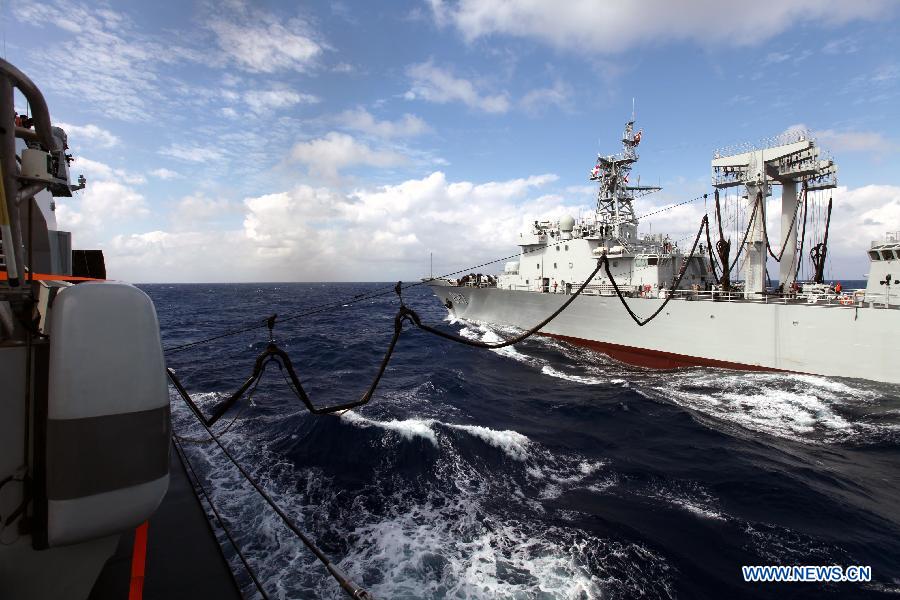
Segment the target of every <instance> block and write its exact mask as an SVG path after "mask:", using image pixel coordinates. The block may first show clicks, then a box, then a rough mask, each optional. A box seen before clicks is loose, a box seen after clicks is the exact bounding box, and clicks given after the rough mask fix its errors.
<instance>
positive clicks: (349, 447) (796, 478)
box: [141, 283, 900, 600]
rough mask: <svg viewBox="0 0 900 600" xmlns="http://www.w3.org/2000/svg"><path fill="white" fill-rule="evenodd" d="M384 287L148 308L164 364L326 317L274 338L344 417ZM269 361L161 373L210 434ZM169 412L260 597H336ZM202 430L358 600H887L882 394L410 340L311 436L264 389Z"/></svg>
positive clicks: (309, 287)
mask: <svg viewBox="0 0 900 600" xmlns="http://www.w3.org/2000/svg"><path fill="white" fill-rule="evenodd" d="M386 286H387V289H389V284H377V283H372V284H369V283H358V284H357V283H353V284H351V283H323V284H313V283H288V284H284V283H277V284H221V285H217V284H192V285H163V284H153V285H142V286H141V288H142V289H144V290H145V291H146V292H147V293H148V294H149V295H150V296H151V297H152V299H153V301H154V302H155V304H156V307H157V311H158V314H159V320H160V325H161V328H162V334H163V343H164V345H165V346H167V347H174V346H178V345H181V344H184V343H187V342H191V341H194V340H198V339H203V338H207V337H210V336H214V335H216V334H219V333H221V332H222V331H225V330H229V329H235V328H240V327H242V326H246V325H248V324H253V323H258V322H259V321H261V320H262V319H264V318H265V317H267V316H269V315H270V314H272V313H278V314H279V315H285V316H287V315H298V314H303V313H304V312H308V311H309V309H311V308H313V307H318V306H321V305H323V304H334V306H333V307H332V308H329V309H327V310H323V311H321V312H317V313H315V314H311V315H308V316H305V317H302V318H296V319H293V320H289V321H286V322H284V323H277V324H276V327H275V329H274V336H275V339H276V341H277V343H278V344H279V346H281V347H282V348H283V349H285V350H286V351H287V352H288V353H289V355H290V357H291V360H292V362H293V364H294V366H295V368H296V370H297V372H298V374H299V376H300V378H301V380H302V381H303V385H304V387H305V389H306V390H307V391H308V392H309V394H310V396H311V398H312V400H313V402H315V403H316V404H317V405H320V406H324V405H332V404H337V403H343V402H348V401H352V400H355V399H356V398H358V397H359V396H360V395H361V394H362V393H363V392H364V391H365V389H366V388H367V387H368V385H369V383H370V381H371V379H372V377H373V376H374V375H375V373H376V371H377V369H378V365H379V363H380V361H381V358H382V356H383V354H384V350H385V347H386V346H387V343H388V341H389V340H390V337H391V334H392V332H393V320H394V315H395V314H396V311H397V307H398V302H397V299H396V297H395V296H393V295H392V294H388V295H384V296H379V297H375V298H368V299H365V300H363V301H359V299H360V297H365V295H367V294H371V293H372V292H373V291H378V290H382V289H385V288H386ZM361 295H362V296H361ZM354 297H355V299H354ZM404 299H405V301H406V302H407V303H408V304H409V305H410V306H411V307H413V308H414V309H415V310H417V311H418V312H419V314H420V315H421V316H422V317H423V319H424V320H426V321H427V322H429V323H432V324H437V325H439V326H440V327H443V328H446V330H447V331H454V332H457V333H459V334H461V335H463V336H467V337H470V338H472V339H479V340H483V341H498V340H500V339H502V338H504V337H508V336H510V335H512V334H514V333H515V331H513V330H506V329H502V328H497V327H491V326H487V325H484V324H478V323H470V322H453V321H450V320H448V316H447V311H446V309H444V307H442V306H441V305H440V303H439V302H438V301H437V300H436V299H435V298H434V296H433V295H432V294H431V292H430V290H428V288H427V287H425V286H418V287H411V288H409V289H407V290H406V291H405V292H404ZM651 326H652V325H651ZM702 334H704V335H722V334H723V333H722V332H719V333H716V332H703V333H702ZM267 340H268V332H267V331H266V329H265V328H257V329H254V330H252V331H248V332H244V333H242V334H239V335H234V336H229V337H224V338H220V339H217V340H215V341H213V342H211V343H208V344H204V345H199V346H195V347H192V348H190V349H187V350H185V351H182V352H177V353H172V354H169V355H167V360H168V365H169V367H170V368H172V369H173V370H174V371H175V372H176V373H177V374H178V376H179V377H180V378H181V380H182V382H183V383H184V385H185V387H186V388H187V390H188V391H189V392H190V393H191V395H192V396H193V397H194V398H195V399H196V400H197V401H198V403H199V404H200V405H201V406H203V407H204V409H205V410H206V411H207V414H208V412H209V411H210V410H211V409H212V406H214V405H215V404H217V403H218V402H219V401H221V400H222V399H224V398H225V397H227V396H228V395H229V394H230V393H231V392H233V391H234V390H235V389H237V388H238V387H239V386H240V385H241V384H242V383H243V382H244V381H245V380H246V379H247V377H249V376H250V374H251V371H252V368H253V364H254V361H255V358H256V356H257V355H258V354H259V353H260V352H261V351H262V350H263V349H264V348H265V346H266V343H267ZM736 343H739V342H736ZM833 351H834V352H839V353H847V355H846V360H866V358H867V357H865V356H856V355H854V354H853V353H852V351H851V350H850V349H847V348H840V347H836V348H834V349H833ZM172 406H173V419H174V429H175V432H176V434H178V435H179V436H181V437H182V438H184V439H185V440H186V441H184V442H183V447H184V450H185V452H186V454H187V456H188V458H189V459H190V461H191V462H192V464H193V465H194V467H195V468H196V469H197V470H198V472H199V473H200V476H201V478H202V480H203V483H204V485H205V486H206V487H207V489H209V490H210V491H211V492H212V499H213V502H214V503H215V504H216V507H217V509H218V510H219V512H220V513H221V515H222V517H223V518H224V519H225V520H226V521H227V524H228V526H229V527H230V528H231V530H232V531H233V532H234V533H235V537H236V542H237V544H238V545H239V546H240V548H241V551H242V552H243V553H244V554H246V555H247V557H248V558H249V560H250V564H251V566H252V568H253V569H254V571H255V572H256V573H257V574H258V576H259V578H260V580H261V582H262V583H263V585H264V586H265V588H266V592H267V593H268V594H269V596H270V597H273V598H335V599H337V598H342V597H344V592H343V591H342V590H341V589H340V588H339V587H338V586H337V585H336V584H335V582H334V580H333V579H331V578H330V577H329V576H328V575H327V573H326V571H325V570H324V568H323V567H322V566H321V565H320V563H319V562H318V561H316V559H315V558H314V557H313V555H312V554H311V553H310V552H309V551H308V550H307V549H306V547H305V546H304V545H303V544H302V543H301V542H300V541H299V540H297V539H296V538H295V537H294V535H293V534H292V533H291V532H290V531H289V530H288V529H287V528H286V527H285V526H284V525H283V524H282V523H281V521H280V520H279V519H278V517H277V516H276V515H275V514H274V513H273V512H272V511H271V510H270V509H269V508H268V507H267V506H266V505H265V503H264V502H263V501H262V500H260V498H259V497H258V496H257V494H256V493H255V491H254V490H253V489H252V488H251V487H250V486H249V485H247V484H246V482H244V481H243V479H242V478H241V476H240V474H239V473H237V471H236V470H235V469H234V467H233V466H232V465H230V464H229V462H228V461H227V460H226V459H225V458H224V457H223V456H222V455H221V453H220V452H219V451H218V448H217V447H216V446H215V445H214V444H210V443H208V442H205V435H204V434H203V433H202V429H201V428H200V427H199V426H198V425H197V423H196V422H195V419H194V417H193V415H192V414H191V413H190V412H189V411H188V410H187V409H186V407H185V406H184V405H183V404H182V402H181V399H180V398H179V397H178V396H177V395H176V394H175V393H174V392H173V393H172ZM216 429H217V430H221V431H224V433H223V434H222V440H223V442H224V443H225V444H226V445H227V447H228V449H229V450H230V451H231V452H232V453H234V454H235V455H236V456H237V458H238V459H239V461H240V462H241V463H242V464H243V465H244V466H245V467H246V468H247V469H248V470H250V471H251V472H252V473H253V474H254V476H255V477H256V478H258V479H259V480H260V481H261V483H262V485H263V486H264V487H265V489H266V490H267V491H268V492H269V493H270V494H271V495H272V496H273V497H274V498H275V499H276V501H277V502H278V503H279V504H280V506H282V507H283V508H284V509H285V510H286V511H287V512H288V513H289V514H290V515H291V516H292V517H293V518H294V519H295V521H296V522H297V523H298V524H299V525H300V527H301V528H302V529H303V530H304V531H305V532H306V533H307V535H309V536H310V537H311V538H312V539H313V540H314V541H315V542H316V544H318V545H319V547H320V548H321V549H322V550H323V551H324V552H325V553H326V554H327V555H328V556H329V557H330V559H331V560H332V561H334V562H335V563H337V564H338V565H339V566H340V568H341V569H342V570H343V571H345V572H346V573H347V574H348V575H350V576H351V578H352V579H353V580H354V581H355V582H356V583H358V584H360V585H362V586H364V587H365V588H366V589H367V590H369V592H370V593H372V594H373V595H374V596H375V597H376V598H398V599H403V598H407V599H413V598H416V599H418V598H448V599H449V598H453V599H456V598H509V599H513V598H514V599H532V598H533V599H548V600H549V599H552V598H572V599H582V598H584V599H587V598H685V599H693V598H781V597H790V598H807V597H809V598H812V597H815V598H822V597H824V598H882V597H885V598H896V597H898V594H900V500H898V499H900V387H898V386H891V385H886V384H879V383H872V382H866V381H858V380H842V379H833V378H826V377H817V376H807V375H796V374H782V373H777V374H776V373H747V372H736V371H728V370H720V369H711V368H689V369H679V370H674V371H652V370H646V369H642V368H638V367H632V366H627V365H623V364H621V363H618V362H616V361H614V360H612V359H610V358H608V357H607V356H605V355H603V354H600V353H597V352H594V351H591V350H587V349H584V348H581V347H576V346H570V345H567V344H565V343H561V342H559V341H556V340H552V339H550V338H546V337H541V336H534V337H532V338H529V339H528V340H526V341H525V342H523V343H522V344H520V345H517V346H515V347H510V348H505V349H502V350H495V351H489V350H483V349H478V348H471V347H465V346H462V345H459V344H454V343H452V342H449V341H446V340H442V339H439V338H436V337H434V336H431V335H429V334H427V333H425V332H422V331H420V330H416V329H414V328H409V327H407V329H406V330H405V331H404V333H403V335H402V336H401V338H400V341H399V344H398V346H397V350H396V352H395V355H394V357H393V360H392V361H391V363H390V366H389V367H388V369H387V371H386V373H385V376H384V379H383V381H382V383H381V385H380V387H379V388H378V391H377V392H376V394H375V396H374V398H373V399H372V401H371V402H370V403H369V404H368V405H366V406H364V407H361V408H359V409H356V410H353V411H351V412H347V413H344V414H343V415H340V416H314V415H312V414H309V413H308V412H307V411H306V410H305V409H304V407H303V406H302V404H301V403H300V401H299V400H298V399H297V398H296V396H294V395H293V394H292V392H291V391H290V389H289V387H288V386H287V384H286V381H285V379H284V377H283V376H282V374H281V373H280V372H279V370H278V369H277V368H274V367H270V368H269V369H268V370H267V372H266V375H265V377H264V378H263V380H262V382H261V383H260V384H259V386H258V387H257V388H256V389H255V391H254V393H253V395H252V397H251V398H249V399H244V400H243V401H242V402H240V403H239V404H238V405H237V406H236V407H235V408H233V409H232V410H231V411H230V412H229V413H228V414H226V416H225V417H224V418H223V419H222V421H221V422H220V423H219V424H217V426H216ZM222 543H223V549H224V551H225V553H226V556H227V557H228V558H229V560H231V561H232V563H233V566H234V569H235V570H236V571H237V578H238V581H239V582H240V583H241V585H242V586H243V591H244V593H245V595H246V596H247V597H248V598H253V597H256V594H257V592H256V588H255V587H254V585H253V583H252V581H251V580H250V578H249V577H248V576H247V574H246V573H245V572H244V571H243V567H242V566H241V565H240V563H239V562H238V561H236V560H235V556H236V555H235V552H234V548H233V547H231V546H230V544H229V543H228V542H227V541H225V539H224V538H222ZM743 565H841V566H850V565H866V566H871V570H872V581H871V582H869V583H850V582H844V583H745V582H744V580H743V577H742V572H741V567H742V566H743Z"/></svg>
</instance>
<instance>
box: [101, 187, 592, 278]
mask: <svg viewBox="0 0 900 600" xmlns="http://www.w3.org/2000/svg"><path fill="white" fill-rule="evenodd" d="M555 181H556V176H555V175H536V176H531V177H523V178H518V179H512V180H508V181H495V182H483V183H476V182H470V181H450V180H448V179H447V177H446V175H445V174H444V173H442V172H434V173H431V174H430V175H428V176H426V177H423V178H421V179H410V180H407V181H404V182H402V183H399V184H396V185H388V186H382V187H378V188H371V189H361V190H357V191H354V192H352V193H346V194H343V193H338V192H335V191H334V190H332V189H329V188H327V187H313V186H309V185H299V186H296V187H295V188H293V189H291V190H287V191H284V192H278V193H273V194H266V195H263V196H255V197H250V198H246V199H244V201H243V203H242V204H241V210H242V211H243V221H242V223H241V226H240V227H239V228H232V229H226V230H219V231H213V230H210V229H209V228H204V229H203V230H202V231H196V230H195V231H151V232H147V233H141V234H132V235H120V236H116V237H114V238H113V239H112V241H111V243H110V245H109V246H108V249H107V254H108V258H107V263H108V264H109V265H110V268H111V272H113V273H114V274H115V273H117V272H120V271H121V272H127V273H128V274H129V278H131V279H133V280H138V281H152V280H160V279H161V278H166V279H168V280H172V279H177V280H183V281H222V280H232V281H234V280H241V281H260V280H268V281H303V280H306V281H316V280H372V279H384V280H390V279H397V278H400V277H407V278H408V277H414V276H419V275H421V274H422V273H421V272H420V271H421V268H420V267H419V265H421V264H422V260H423V257H424V256H425V255H426V254H427V252H429V251H433V252H434V254H435V266H436V268H437V269H445V270H448V271H449V270H456V269H458V268H462V267H465V266H467V265H469V264H474V263H477V262H480V261H482V260H484V259H486V258H496V256H498V255H502V254H504V253H506V254H508V253H510V251H511V250H512V249H513V248H514V244H515V241H516V239H517V236H518V232H519V230H520V229H521V228H523V227H526V226H527V224H528V223H529V222H530V221H531V220H533V219H535V218H539V217H540V218H543V217H550V218H552V217H558V216H561V215H562V214H565V213H576V214H577V207H575V206H570V205H567V203H566V202H565V201H564V200H563V199H562V198H561V197H559V196H557V195H555V194H548V193H541V192H542V191H543V190H544V189H545V188H546V186H548V185H549V184H552V183H553V182H555Z"/></svg>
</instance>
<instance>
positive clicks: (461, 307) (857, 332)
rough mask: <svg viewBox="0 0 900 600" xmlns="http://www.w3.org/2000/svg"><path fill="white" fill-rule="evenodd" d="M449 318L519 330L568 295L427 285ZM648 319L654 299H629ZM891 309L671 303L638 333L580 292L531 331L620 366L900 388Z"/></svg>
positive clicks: (604, 302)
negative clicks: (712, 369) (700, 368)
mask: <svg viewBox="0 0 900 600" xmlns="http://www.w3.org/2000/svg"><path fill="white" fill-rule="evenodd" d="M429 285H430V286H431V288H432V290H433V291H434V293H435V295H436V296H437V297H438V298H439V299H440V300H441V302H442V303H444V304H447V302H448V301H449V302H450V309H449V310H450V312H451V314H452V315H453V316H455V317H457V318H462V319H468V320H473V321H481V322H485V323H494V324H501V325H511V326H514V327H518V328H522V329H528V328H530V327H533V326H534V325H535V324H536V323H539V322H540V321H541V320H543V319H545V318H546V317H547V316H548V315H549V314H550V313H552V312H553V311H554V310H556V309H557V308H558V307H559V306H560V305H561V304H562V303H564V302H565V301H566V300H567V299H569V297H570V296H567V295H565V294H553V293H537V292H528V291H515V290H504V289H497V288H485V287H481V288H479V287H457V286H450V285H446V284H442V283H437V282H434V283H431V284H429ZM627 301H628V303H629V305H630V306H631V307H632V309H633V310H634V311H635V312H636V313H637V314H638V315H639V316H641V317H646V316H649V315H650V314H651V313H653V312H654V311H655V310H656V309H657V308H658V307H659V306H660V304H662V302H663V300H661V299H656V298H629V299H627ZM898 326H900V311H898V310H896V309H883V308H871V307H866V308H857V307H855V306H839V305H825V304H821V305H820V304H806V303H781V302H777V301H776V302H770V303H762V302H728V301H713V300H694V301H690V300H684V299H673V300H672V301H671V302H669V304H668V305H667V306H666V308H665V309H664V310H663V311H662V312H661V313H660V315H659V316H658V317H657V318H656V319H654V320H653V321H651V322H650V323H648V324H647V325H645V326H644V327H639V326H638V325H637V324H635V322H634V321H633V320H632V319H631V317H630V316H629V315H628V313H627V312H626V311H625V308H624V307H623V306H622V305H621V302H620V301H619V298H618V297H617V296H587V295H583V296H580V297H578V298H576V299H575V301H574V302H573V303H572V304H571V305H570V306H569V307H568V308H567V309H566V310H565V311H563V313H562V314H560V315H559V316H558V317H557V318H556V319H555V320H554V321H552V322H551V323H549V324H548V325H547V326H546V327H545V328H544V329H542V330H541V333H542V334H545V335H550V336H553V337H557V338H562V339H565V340H568V341H570V342H573V343H576V344H581V345H585V346H589V347H592V348H595V349H597V350H600V351H602V352H604V353H605V354H608V355H610V356H612V357H613V358H616V359H618V360H621V361H623V362H627V363H630V364H636V365H642V366H648V367H654V368H675V367H681V366H691V365H708V366H716V367H726V368H736V369H750V370H777V371H794V372H799V373H809V374H816V375H826V376H836V377H853V378H862V379H870V380H873V381H884V382H889V383H900V368H897V365H896V362H897V357H898V356H900V335H898V332H900V327H898Z"/></svg>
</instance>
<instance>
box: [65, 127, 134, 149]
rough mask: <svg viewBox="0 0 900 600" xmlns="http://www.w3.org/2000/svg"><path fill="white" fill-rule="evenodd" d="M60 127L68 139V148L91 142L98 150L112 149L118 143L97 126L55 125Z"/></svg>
mask: <svg viewBox="0 0 900 600" xmlns="http://www.w3.org/2000/svg"><path fill="white" fill-rule="evenodd" d="M56 125H57V126H59V127H62V128H63V129H64V130H65V131H66V135H68V137H69V146H72V147H73V148H76V147H78V146H81V145H82V144H83V143H84V140H87V142H93V144H94V145H95V146H96V147H98V148H112V147H113V146H116V145H117V144H118V143H119V138H118V137H116V136H115V135H113V134H112V133H110V132H109V131H107V130H106V129H103V128H101V127H98V126H97V125H92V124H88V125H72V124H71V123H56Z"/></svg>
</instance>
